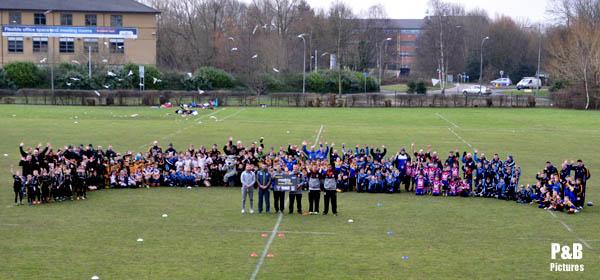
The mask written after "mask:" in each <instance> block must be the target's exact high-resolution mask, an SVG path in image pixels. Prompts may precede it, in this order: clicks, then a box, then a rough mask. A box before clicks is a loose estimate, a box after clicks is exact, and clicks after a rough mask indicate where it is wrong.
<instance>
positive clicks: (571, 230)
mask: <svg viewBox="0 0 600 280" xmlns="http://www.w3.org/2000/svg"><path fill="white" fill-rule="evenodd" d="M558 221H559V222H560V223H561V224H562V225H563V227H565V228H566V229H567V230H568V231H569V232H573V229H572V228H571V227H570V226H569V225H567V224H565V222H563V221H562V220H558Z"/></svg>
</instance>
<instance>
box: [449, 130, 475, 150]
mask: <svg viewBox="0 0 600 280" xmlns="http://www.w3.org/2000/svg"><path fill="white" fill-rule="evenodd" d="M448 130H450V132H452V134H454V136H456V138H458V139H459V140H460V141H462V142H463V143H465V144H467V146H469V148H471V149H472V148H473V145H471V144H469V142H467V141H466V140H465V139H464V138H462V137H460V135H458V134H457V133H456V132H455V131H454V129H452V128H451V127H448Z"/></svg>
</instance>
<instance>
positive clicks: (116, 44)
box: [110, 39, 125, 53]
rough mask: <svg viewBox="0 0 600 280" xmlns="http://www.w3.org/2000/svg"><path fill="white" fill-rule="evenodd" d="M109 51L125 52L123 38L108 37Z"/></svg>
mask: <svg viewBox="0 0 600 280" xmlns="http://www.w3.org/2000/svg"><path fill="white" fill-rule="evenodd" d="M110 52H111V53H125V40H123V39H110Z"/></svg>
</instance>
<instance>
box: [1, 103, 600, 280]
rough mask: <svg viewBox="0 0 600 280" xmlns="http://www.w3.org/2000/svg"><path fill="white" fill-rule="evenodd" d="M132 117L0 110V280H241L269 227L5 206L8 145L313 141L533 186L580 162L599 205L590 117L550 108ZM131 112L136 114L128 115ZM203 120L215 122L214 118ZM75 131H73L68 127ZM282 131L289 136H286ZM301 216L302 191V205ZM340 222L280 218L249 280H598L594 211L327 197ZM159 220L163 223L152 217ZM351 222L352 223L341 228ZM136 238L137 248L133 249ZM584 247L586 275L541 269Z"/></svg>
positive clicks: (209, 200) (595, 117)
mask: <svg viewBox="0 0 600 280" xmlns="http://www.w3.org/2000/svg"><path fill="white" fill-rule="evenodd" d="M167 113H171V112H170V110H168V111H167V110H161V109H150V108H141V107H46V106H12V105H0V127H1V134H0V137H1V138H0V139H1V141H0V154H5V153H6V154H7V155H8V156H2V158H0V182H1V186H2V188H0V279H90V277H92V275H98V276H100V279H249V278H250V277H251V275H252V273H253V272H254V271H255V269H256V267H257V262H258V261H259V258H257V257H251V256H250V254H251V253H252V252H256V253H257V254H258V255H259V256H260V255H261V253H262V251H263V249H264V248H265V245H266V244H267V239H268V238H265V237H262V236H261V233H268V234H270V233H271V231H272V230H273V228H274V226H275V224H276V222H277V216H276V215H274V214H270V215H264V214H263V215H256V214H255V215H245V216H242V215H240V212H239V208H240V207H239V204H240V203H239V201H240V193H239V189H237V188H208V189H207V188H195V189H193V190H186V189H179V188H155V189H138V190H106V191H97V192H93V193H88V200H86V201H76V202H64V203H58V204H50V205H41V206H37V207H29V206H18V207H15V206H13V204H12V195H13V194H12V188H11V186H12V185H11V184H12V181H11V178H10V174H9V167H10V165H11V164H17V162H18V156H19V155H18V143H19V142H20V141H24V142H25V144H26V146H30V145H35V144H37V143H38V142H41V143H46V142H51V143H52V144H54V146H55V147H58V146H62V145H64V144H68V143H71V144H80V143H83V144H88V143H93V144H95V145H103V146H106V145H108V144H109V143H111V144H113V145H114V147H115V149H116V150H118V151H124V150H128V149H131V150H135V151H137V150H140V149H144V150H145V149H146V146H147V145H148V144H149V143H151V141H153V140H155V139H156V140H159V141H160V142H161V144H162V145H166V144H167V143H168V142H173V143H174V144H175V145H176V147H179V148H180V149H181V148H184V147H187V145H188V144H190V143H194V144H195V145H196V146H199V145H201V144H206V145H209V144H212V143H218V144H219V146H222V144H223V143H224V141H225V140H226V138H227V137H229V136H235V137H236V138H238V137H239V138H240V139H241V140H242V141H244V142H245V143H248V142H251V141H254V140H256V139H258V138H259V137H261V136H264V137H265V141H266V145H267V146H270V145H274V146H277V147H278V146H279V145H284V144H287V143H301V141H302V140H305V139H306V140H308V141H315V138H316V137H317V134H319V131H320V130H321V127H322V131H321V134H320V135H319V137H320V140H322V141H324V142H325V141H329V142H335V143H336V145H337V146H339V144H341V143H348V144H352V145H355V144H357V143H358V144H361V145H364V144H373V145H381V144H385V145H386V146H388V147H389V149H390V153H395V152H396V151H397V150H398V149H399V148H400V147H401V146H406V147H409V146H410V143H411V142H415V143H416V144H417V146H418V147H423V148H424V147H425V146H426V145H427V144H432V146H433V147H434V149H435V150H437V151H439V152H440V153H441V154H442V156H443V157H445V155H446V154H447V152H448V151H449V150H451V149H454V148H455V147H458V148H460V149H461V150H465V149H469V150H471V148H470V147H469V146H472V147H473V148H477V149H479V150H480V151H482V152H485V153H486V154H492V153H494V152H498V153H500V155H501V157H502V158H505V157H506V155H507V154H508V153H511V154H513V155H514V156H515V158H516V160H517V162H518V163H519V164H520V165H521V166H522V167H523V177H522V180H521V182H522V183H528V182H533V181H534V176H535V173H536V172H537V171H538V170H539V169H541V168H542V167H543V165H544V163H545V161H546V160H551V161H553V162H555V163H557V164H558V163H559V162H560V161H562V160H563V159H567V158H568V159H578V158H581V159H583V160H584V161H585V162H586V164H587V166H588V168H589V169H590V172H591V174H592V179H591V181H589V183H588V198H587V200H588V201H594V202H597V203H600V193H599V192H598V191H597V190H596V186H597V182H598V179H597V178H598V176H600V157H599V154H600V146H599V145H598V143H599V142H600V113H599V112H584V111H567V110H547V109H516V110H503V109H281V108H278V109H273V108H267V109H259V108H235V107H228V108H222V109H218V110H215V111H214V112H201V115H199V116H197V117H196V118H193V119H192V118H190V119H184V118H181V117H177V116H173V115H172V114H169V115H167ZM133 114H138V116H136V117H131V115H133ZM208 114H212V115H213V116H215V117H216V118H217V120H218V121H215V120H214V119H211V118H210V117H209V116H208ZM76 121H77V123H75V122H76ZM288 131H289V133H288ZM303 199H304V200H303V204H304V207H305V208H306V207H307V204H308V202H307V194H305V195H304V198H303ZM338 202H339V206H338V207H339V211H340V215H339V216H337V217H334V216H308V217H307V216H300V215H297V214H295V215H284V216H283V218H282V219H281V223H280V227H279V231H280V232H282V233H284V235H283V236H276V237H275V239H274V240H273V242H272V245H271V246H270V249H269V250H268V251H269V252H270V253H272V254H273V257H271V258H266V259H265V261H264V264H262V266H260V270H259V272H258V277H257V278H258V279H407V278H408V279H457V278H467V279H482V278H487V279H489V278H492V279H525V278H527V279H531V278H533V279H542V278H544V279H559V278H577V279H599V278H600V266H599V265H598V264H599V263H600V235H599V233H600V222H599V221H600V219H599V218H600V207H599V206H594V207H588V208H586V209H585V210H584V211H583V212H582V213H580V214H577V215H571V216H568V215H566V214H563V213H549V212H547V211H544V210H540V209H537V208H536V207H534V206H530V205H527V206H523V205H517V204H516V203H514V202H506V201H498V200H495V199H483V198H466V199H465V198H434V197H415V196H414V195H412V194H406V193H402V194H394V195H386V194H356V193H342V194H340V195H339V196H338ZM163 213H167V214H168V218H162V217H161V215H162V214H163ZM348 219H353V220H354V223H348V222H347V221H348ZM138 238H143V239H144V242H143V243H139V242H136V239H138ZM551 242H559V243H563V245H564V244H570V243H572V242H583V243H585V244H586V245H585V247H584V251H583V259H582V260H579V261H561V260H555V261H557V262H559V263H580V264H584V265H585V271H584V272H578V273H571V274H568V273H564V272H563V273H558V272H550V271H549V264H550V263H551V262H553V260H551V259H550V243H551Z"/></svg>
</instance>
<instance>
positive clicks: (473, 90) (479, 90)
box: [463, 85, 492, 95]
mask: <svg viewBox="0 0 600 280" xmlns="http://www.w3.org/2000/svg"><path fill="white" fill-rule="evenodd" d="M463 94H464V95H490V94H492V90H491V89H490V88H488V87H486V86H479V85H473V86H470V87H468V88H465V89H463Z"/></svg>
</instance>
